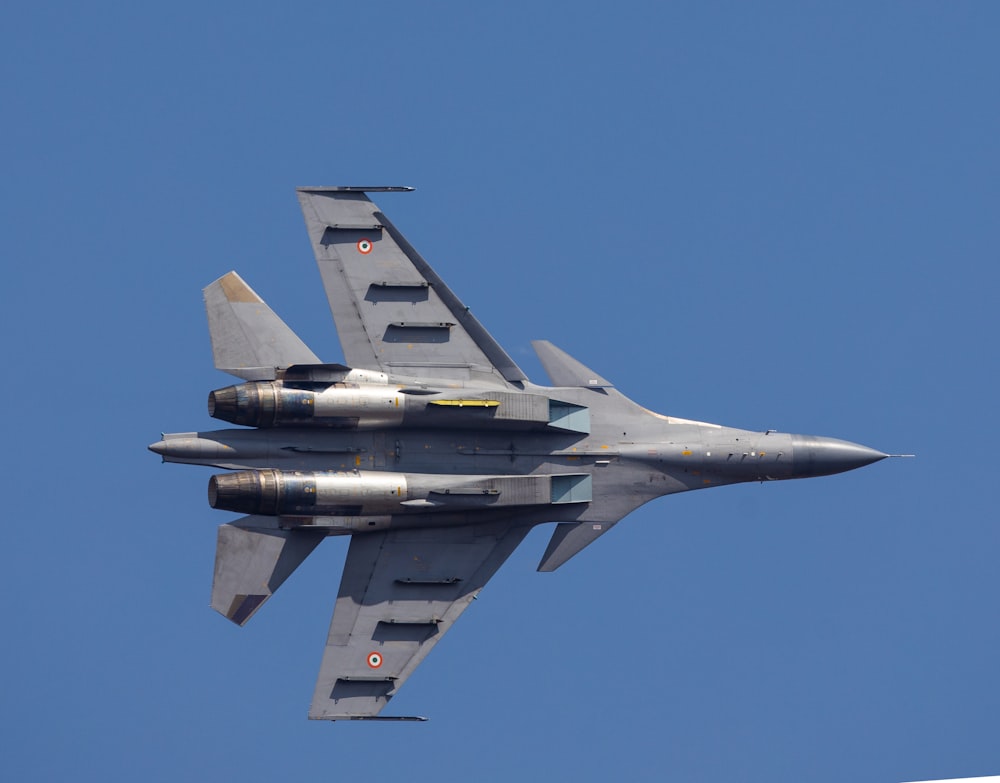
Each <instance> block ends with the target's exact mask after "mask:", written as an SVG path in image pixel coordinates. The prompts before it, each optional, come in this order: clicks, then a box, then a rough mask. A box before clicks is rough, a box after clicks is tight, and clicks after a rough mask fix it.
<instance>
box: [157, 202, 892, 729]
mask: <svg viewBox="0 0 1000 783" xmlns="http://www.w3.org/2000/svg"><path fill="white" fill-rule="evenodd" d="M367 190H368V191H369V192H371V191H377V190H387V189H384V188H369V189H367ZM364 191H365V189H362V188H301V189H299V200H300V202H301V205H302V210H303V214H304V216H305V219H306V226H307V228H308V230H309V235H310V238H311V240H312V244H313V249H314V251H315V255H316V259H317V262H318V264H319V268H320V275H321V277H322V280H323V285H324V287H325V289H326V293H327V297H328V299H329V301H330V307H331V309H332V311H333V316H334V320H335V322H336V325H337V331H338V334H339V336H340V340H341V344H342V346H343V349H344V356H345V358H346V360H347V363H348V364H349V365H350V367H344V366H342V365H324V364H321V363H320V361H319V359H318V358H317V357H316V356H315V355H314V354H313V353H312V351H310V350H309V348H308V347H306V345H305V344H304V343H303V342H302V341H301V340H300V339H299V338H298V337H297V336H296V335H295V334H294V333H293V332H292V331H291V330H290V329H289V328H288V327H287V326H286V325H285V324H284V322H282V321H281V319H280V318H278V316H277V315H275V314H274V313H273V312H272V311H271V310H270V308H268V307H267V305H266V304H264V302H263V301H262V300H261V299H260V298H259V297H258V296H257V295H256V294H255V293H254V292H253V291H252V289H250V288H249V286H247V285H246V284H245V283H244V282H243V281H242V280H241V279H240V278H239V277H238V276H237V275H236V274H235V273H233V272H231V273H229V274H228V275H226V276H224V277H222V278H220V279H219V280H217V281H215V282H214V283H212V284H211V285H209V286H208V287H207V288H206V289H205V304H206V309H207V312H208V318H209V329H210V332H211V337H212V348H213V353H214V356H215V363H216V366H217V367H219V368H220V369H223V370H225V371H226V372H229V373H231V374H233V375H235V376H237V377H239V378H242V379H244V380H246V381H247V383H243V384H239V385H237V386H232V387H227V388H226V389H219V390H216V391H214V392H212V394H211V396H210V401H209V409H210V412H211V413H212V415H213V416H215V417H216V418H220V419H222V420H224V421H229V422H231V423H235V424H241V425H247V424H249V425H252V426H253V427H254V428H253V429H223V430H217V431H212V432H189V433H176V434H168V435H165V436H164V437H163V440H161V441H159V442H157V443H154V444H152V445H151V446H150V449H151V450H152V451H154V452H156V453H158V454H160V455H162V457H163V459H164V460H165V461H168V462H180V463H188V464H200V465H213V466H216V467H219V468H221V469H225V470H230V471H236V472H233V473H225V474H220V475H218V476H213V477H212V479H211V481H210V486H209V501H210V503H211V504H212V506H213V507H216V508H220V509H226V510H231V511H239V512H241V513H244V514H248V516H245V517H243V518H241V519H238V520H236V521H235V522H232V523H230V524H226V525H222V526H221V528H220V531H219V539H218V548H217V552H216V564H215V579H214V583H213V590H212V606H213V608H215V609H216V610H217V611H219V612H220V613H222V614H223V615H225V616H226V617H228V618H229V619H230V620H232V621H234V622H236V623H238V624H240V625H242V624H244V623H246V622H247V621H248V620H249V619H250V618H251V616H252V615H253V614H254V613H255V612H256V611H257V610H258V609H259V608H260V607H261V606H262V605H263V604H264V602H266V601H267V599H268V598H269V597H270V596H271V595H272V594H273V592H274V591H275V590H277V589H278V587H279V586H280V585H281V584H282V583H283V582H284V581H285V580H286V579H287V578H288V577H289V576H290V575H291V573H292V572H293V571H294V570H295V568H296V567H297V566H298V565H299V564H300V563H301V562H302V561H303V560H304V559H305V558H306V557H307V556H308V555H309V554H310V553H311V552H312V551H313V549H314V548H315V547H316V546H317V545H318V543H319V542H320V541H321V540H322V539H323V538H325V537H326V536H328V535H350V536H352V540H351V545H350V548H349V550H348V555H347V561H346V564H345V568H344V574H343V578H342V581H341V585H340V590H339V593H338V596H337V601H336V606H335V609H334V614H333V619H332V621H331V625H330V634H329V637H328V639H327V643H326V646H325V650H324V654H323V661H322V665H321V667H320V674H319V678H318V681H317V683H316V691H315V693H314V696H313V701H312V706H311V708H310V711H309V717H310V718H317V719H328V720H337V719H384V717H383V716H381V715H380V713H381V711H382V709H383V708H384V707H385V705H386V704H387V703H388V702H389V701H390V700H391V699H392V697H393V695H394V694H395V693H397V692H398V689H399V688H400V687H401V686H402V684H403V683H404V682H405V681H406V679H407V678H408V677H409V676H410V674H412V672H413V670H414V669H415V668H416V666H417V665H418V664H419V663H420V661H421V660H423V658H424V657H425V656H426V655H427V654H428V652H430V650H431V648H432V647H433V646H434V645H435V644H436V643H437V641H438V640H439V639H440V638H441V637H442V636H443V635H444V633H446V632H447V630H448V629H449V628H450V627H451V625H452V623H453V622H454V621H455V619H456V618H457V617H458V615H460V614H461V613H462V611H463V610H464V609H465V607H466V606H468V604H469V602H471V600H472V599H473V598H475V596H476V594H477V593H478V591H479V590H480V589H481V588H482V587H483V585H485V584H486V582H487V581H488V580H489V579H490V577H491V576H492V575H493V574H494V573H495V572H496V570H497V569H498V568H499V567H500V566H501V565H502V564H503V562H504V561H505V560H506V559H507V557H508V556H509V555H510V553H511V552H513V550H514V549H515V548H516V547H517V545H518V544H519V543H520V542H521V540H522V539H523V538H524V536H525V535H526V534H527V532H528V530H530V528H531V527H532V526H534V525H537V524H541V523H546V522H556V523H558V524H557V525H556V527H555V530H554V532H553V535H552V538H551V541H550V543H549V545H548V547H547V548H546V551H545V553H544V555H543V556H542V560H541V562H540V564H539V570H540V571H553V570H555V569H557V568H558V567H559V566H561V565H562V564H563V563H565V562H566V561H567V560H569V559H570V558H571V557H573V555H575V554H576V553H578V552H579V551H581V550H582V549H583V548H584V547H586V546H588V545H589V544H591V543H592V542H594V541H595V540H597V539H598V538H599V537H600V536H602V535H603V534H604V533H606V532H607V531H608V530H610V529H611V528H612V527H613V526H614V525H615V524H616V523H617V522H618V521H619V520H620V519H622V517H624V516H625V515H627V514H628V513H629V512H630V511H633V510H634V509H636V508H638V507H639V506H641V505H642V504H644V503H646V502H648V501H650V500H652V499H654V498H657V497H660V496H663V495H669V494H672V493H675V492H684V491H688V490H692V489H706V488H711V487H715V486H723V485H726V484H734V483H738V482H746V481H770V480H780V479H792V478H808V477H811V476H822V475H828V474H832V473H839V472H843V471H846V470H851V469H854V468H857V467H861V466H863V465H867V464H870V463H872V462H875V461H877V460H880V459H883V458H884V457H886V456H887V455H886V454H883V453H882V452H880V451H876V450H875V449H870V448H868V447H866V446H860V445H858V444H854V443H849V442H846V441H841V440H836V439H833V438H823V437H816V436H806V435H791V434H784V433H777V432H770V431H769V432H753V431H749V430H741V429H733V428H729V427H721V426H718V425H715V424H709V423H706V422H696V421H689V420H685V419H677V418H672V417H669V416H662V415H660V414H656V413H652V412H650V411H647V410H645V409H644V408H642V407H640V406H638V405H636V404H635V403H634V402H632V401H631V400H629V399H628V398H627V397H625V396H624V395H622V394H621V393H620V392H619V391H617V390H616V389H615V388H614V385H613V384H612V383H611V382H610V381H608V380H607V379H605V378H603V377H602V376H600V375H598V374H597V373H595V372H593V371H592V370H590V369H589V368H587V367H586V366H585V365H583V364H581V363H580V362H579V361H577V360H576V359H574V358H573V357H571V356H569V355H568V354H566V353H565V352H563V351H561V350H560V349H558V348H556V347H555V346H554V345H552V344H551V343H548V342H545V341H537V342H535V343H534V345H535V349H536V351H537V353H538V355H539V358H540V359H541V362H542V365H543V366H544V368H545V370H546V372H547V373H548V374H549V376H550V378H551V381H552V383H553V384H554V385H553V386H551V387H547V386H539V385H535V384H532V383H531V382H529V381H528V380H527V378H526V377H525V375H524V373H523V372H522V371H521V370H520V368H518V367H517V365H516V364H515V363H514V362H513V361H512V360H511V358H510V357H509V356H508V354H507V353H506V352H505V351H504V350H503V349H502V348H501V347H500V346H499V344H497V343H496V341H494V340H493V338H492V337H491V336H490V335H489V333H488V332H486V330H485V329H484V328H483V326H482V325H481V324H480V323H479V322H478V321H477V320H476V319H475V318H473V317H472V315H471V314H470V313H469V312H468V310H467V309H466V308H465V307H464V306H463V305H462V304H461V302H460V301H459V300H458V298H457V297H456V296H455V295H454V294H453V293H452V292H451V290H450V289H448V288H447V286H446V285H445V284H444V282H443V281H442V280H441V279H440V278H439V277H438V276H437V275H436V274H435V273H434V271H433V270H432V269H431V268H430V266H429V265H428V264H427V262H426V261H424V260H423V258H421V257H420V256H419V254H417V252H416V251H415V250H414V249H413V248H412V246H410V245H409V243H408V242H407V241H406V240H405V239H404V238H403V237H402V235H401V234H400V233H399V232H398V230H397V229H395V227H393V226H392V225H391V224H390V223H389V222H388V220H387V219H386V218H385V216H384V215H383V214H382V213H381V212H380V211H379V210H378V208H377V207H376V206H375V205H374V204H373V203H372V202H371V201H369V200H368V198H367V196H366V195H365V192H364ZM410 719H412V718H410Z"/></svg>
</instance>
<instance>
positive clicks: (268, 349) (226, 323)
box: [204, 272, 319, 381]
mask: <svg viewBox="0 0 1000 783" xmlns="http://www.w3.org/2000/svg"><path fill="white" fill-rule="evenodd" d="M204 295H205V311H206V312H207V313H208V330H209V332H210V333H211V336H212V354H213V356H214V358H215V366H216V368H217V369H219V370H222V371H223V372H227V373H229V374H230V375H235V376H236V377H238V378H243V379H245V380H248V381H249V380H266V379H271V378H274V377H275V368H277V367H288V366H290V365H292V364H319V359H318V358H317V357H316V354H314V353H313V352H312V351H310V350H309V348H308V347H307V346H306V344H305V343H304V342H302V340H301V339H299V336H298V335H297V334H295V332H293V331H292V330H291V329H290V328H289V327H288V325H287V324H286V323H285V322H284V321H282V320H281V319H280V318H279V317H278V316H277V315H275V313H274V311H273V310H272V309H271V308H270V307H268V306H267V304H266V303H265V302H264V300H263V299H261V298H260V297H259V296H257V294H256V292H255V291H254V290H253V289H252V288H251V287H250V286H248V285H247V284H246V283H245V282H243V279H242V278H241V277H240V276H239V275H238V274H236V273H235V272H230V273H229V274H227V275H223V276H222V277H220V278H219V279H218V280H216V281H215V282H214V283H212V284H211V285H209V286H208V287H207V288H205V290H204Z"/></svg>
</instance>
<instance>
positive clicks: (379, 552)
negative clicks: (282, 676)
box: [309, 522, 528, 720]
mask: <svg viewBox="0 0 1000 783" xmlns="http://www.w3.org/2000/svg"><path fill="white" fill-rule="evenodd" d="M527 532H528V527H527V526H519V525H514V524H512V523H510V522H503V523H491V524H486V525H477V526H473V527H460V528H430V529H428V528H424V529H416V530H390V531H386V532H381V533H369V534H364V535H355V536H353V537H352V538H351V545H350V548H349V549H348V553H347V562H346V563H345V566H344V575H343V577H342V579H341V585H340V591H339V595H338V597H337V603H336V607H335V608H334V612H333V619H332V621H331V623H330V634H329V636H328V638H327V643H326V648H325V650H324V652H323V662H322V664H321V666H320V673H319V678H318V679H317V682H316V691H315V693H314V695H313V702H312V706H311V708H310V711H309V717H310V718H312V719H322V720H343V719H363V718H371V717H374V716H377V715H378V714H379V712H381V710H382V709H383V708H384V707H385V705H386V704H387V703H388V702H389V700H390V699H391V698H392V697H393V696H394V695H395V694H396V692H397V691H398V689H399V688H400V686H402V684H403V683H404V682H405V681H406V679H407V678H408V677H409V676H410V674H412V673H413V671H414V669H416V667H417V666H418V665H419V664H420V662H421V661H422V660H423V659H424V658H425V657H426V656H427V654H428V653H429V652H430V651H431V649H432V648H433V647H434V645H435V644H437V642H438V641H439V640H440V639H441V637H442V636H443V635H444V634H445V633H446V632H447V631H448V629H449V628H451V626H452V624H453V623H454V622H455V620H456V619H457V618H458V616H459V615H460V614H461V613H462V612H463V611H464V610H465V608H466V607H467V606H468V605H469V604H470V603H471V602H472V600H473V599H474V598H475V597H476V595H477V594H478V593H479V591H480V590H481V589H482V587H483V585H485V584H486V582H487V581H489V579H490V577H492V576H493V574H494V573H495V572H496V570H497V569H498V568H499V567H500V566H501V565H502V564H503V562H504V561H505V560H506V559H507V558H508V557H509V556H510V554H511V552H513V551H514V549H515V548H516V547H517V545H518V544H519V543H520V542H521V540H522V539H523V538H524V536H525V535H526V534H527Z"/></svg>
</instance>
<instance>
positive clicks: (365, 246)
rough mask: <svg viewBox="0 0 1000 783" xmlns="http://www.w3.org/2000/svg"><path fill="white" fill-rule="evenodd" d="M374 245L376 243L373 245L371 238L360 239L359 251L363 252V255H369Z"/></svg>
mask: <svg viewBox="0 0 1000 783" xmlns="http://www.w3.org/2000/svg"><path fill="white" fill-rule="evenodd" d="M372 247H374V245H372V241H371V240H370V239H359V240H358V252H359V253H361V255H363V256H366V255H368V254H369V253H370V252H372Z"/></svg>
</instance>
